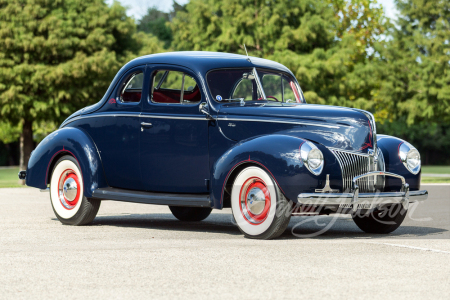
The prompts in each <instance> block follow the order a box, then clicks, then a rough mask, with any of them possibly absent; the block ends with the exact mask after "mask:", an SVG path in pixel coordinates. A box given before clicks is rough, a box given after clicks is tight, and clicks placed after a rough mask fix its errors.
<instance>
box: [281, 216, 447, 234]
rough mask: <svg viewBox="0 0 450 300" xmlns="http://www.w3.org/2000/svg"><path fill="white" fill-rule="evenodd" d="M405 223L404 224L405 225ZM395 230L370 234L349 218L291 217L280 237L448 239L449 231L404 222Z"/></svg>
mask: <svg viewBox="0 0 450 300" xmlns="http://www.w3.org/2000/svg"><path fill="white" fill-rule="evenodd" d="M405 223H406V224H405ZM405 223H404V224H403V225H401V226H400V227H399V228H398V229H397V230H395V231H394V232H391V233H389V234H370V233H365V232H363V231H362V230H361V229H359V228H358V227H357V226H356V224H355V223H354V222H353V220H352V219H351V217H350V216H348V217H347V218H346V217H339V218H335V217H333V216H323V217H292V218H291V221H290V223H289V226H288V228H287V229H286V231H285V232H284V233H283V234H282V235H281V236H280V238H283V239H291V238H314V239H343V238H351V239H380V238H383V239H385V238H414V239H417V238H430V239H436V238H440V239H442V238H450V234H449V233H450V231H449V230H448V229H445V228H436V227H427V226H426V224H423V226H416V225H410V224H408V223H407V221H405Z"/></svg>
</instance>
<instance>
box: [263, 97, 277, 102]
mask: <svg viewBox="0 0 450 300" xmlns="http://www.w3.org/2000/svg"><path fill="white" fill-rule="evenodd" d="M267 98H272V99H275V101H278V102H280V100H278V99H277V98H275V97H274V96H267ZM258 100H262V97H261V98H259V99H258Z"/></svg>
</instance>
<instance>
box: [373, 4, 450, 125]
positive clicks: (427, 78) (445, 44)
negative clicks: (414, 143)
mask: <svg viewBox="0 0 450 300" xmlns="http://www.w3.org/2000/svg"><path fill="white" fill-rule="evenodd" d="M396 4H397V8H398V9H399V11H400V15H399V18H398V21H397V25H398V26H397V27H396V28H393V30H392V37H393V38H392V40H391V42H390V43H389V44H388V45H387V47H386V50H385V51H384V52H383V53H382V55H383V57H382V58H383V60H384V61H385V62H386V66H387V67H388V72H387V73H388V75H387V76H386V77H385V78H382V80H383V81H384V82H383V86H382V89H381V91H380V96H381V97H383V99H384V101H386V102H389V103H392V104H394V105H392V112H393V114H395V117H394V118H398V117H401V116H405V117H406V121H407V123H408V124H409V125H412V124H413V123H415V122H421V121H438V122H442V123H444V124H447V125H448V124H450V38H449V33H450V2H448V1H444V0H431V1H424V0H402V1H398V0H397V1H396Z"/></svg>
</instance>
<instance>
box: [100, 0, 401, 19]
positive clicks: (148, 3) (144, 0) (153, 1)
mask: <svg viewBox="0 0 450 300" xmlns="http://www.w3.org/2000/svg"><path fill="white" fill-rule="evenodd" d="M113 1H114V0H106V3H108V4H111V3H113ZM119 2H120V3H121V4H122V5H123V6H126V7H128V14H130V15H132V16H133V17H134V18H135V19H136V20H139V19H140V18H141V17H142V16H143V15H145V13H146V12H147V9H148V8H150V7H152V6H156V7H157V8H158V9H160V10H163V11H166V12H168V11H169V10H170V9H171V8H172V3H173V1H172V0H119ZM177 2H178V3H179V4H185V3H187V2H189V0H177ZM378 3H381V4H382V5H383V7H384V10H385V12H386V16H387V17H389V18H392V19H396V14H397V10H396V9H395V5H394V0H378Z"/></svg>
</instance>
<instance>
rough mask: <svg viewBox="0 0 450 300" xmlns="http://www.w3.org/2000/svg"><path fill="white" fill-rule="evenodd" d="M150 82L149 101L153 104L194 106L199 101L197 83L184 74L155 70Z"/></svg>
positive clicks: (199, 95)
mask: <svg viewBox="0 0 450 300" xmlns="http://www.w3.org/2000/svg"><path fill="white" fill-rule="evenodd" d="M152 80H153V84H152V90H151V101H152V102H154V103H173V104H195V103H199V102H200V101H201V94H200V89H199V87H198V84H197V82H196V81H195V79H194V78H192V77H191V76H190V75H188V74H186V73H183V72H178V71H169V70H157V71H155V72H154V73H153V76H152Z"/></svg>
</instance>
